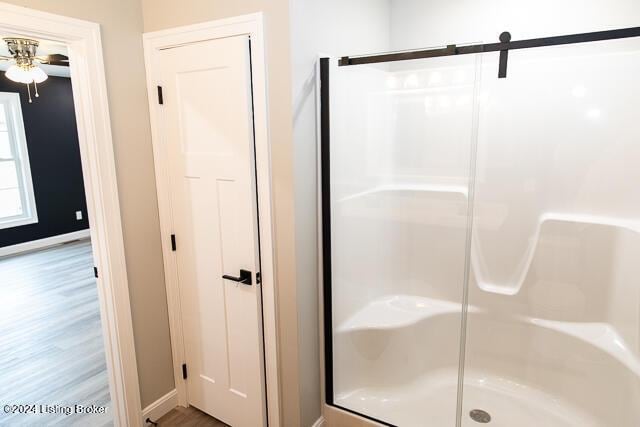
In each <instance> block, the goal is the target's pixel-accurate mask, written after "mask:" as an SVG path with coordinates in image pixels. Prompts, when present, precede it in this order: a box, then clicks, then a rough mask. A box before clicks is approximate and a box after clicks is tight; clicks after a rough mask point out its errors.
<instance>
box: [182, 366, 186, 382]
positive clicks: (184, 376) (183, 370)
mask: <svg viewBox="0 0 640 427" xmlns="http://www.w3.org/2000/svg"><path fill="white" fill-rule="evenodd" d="M182 379H184V380H186V379H187V364H186V363H183V364H182Z"/></svg>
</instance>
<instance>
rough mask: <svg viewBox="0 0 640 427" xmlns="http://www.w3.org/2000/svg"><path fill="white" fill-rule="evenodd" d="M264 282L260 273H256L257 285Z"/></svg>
mask: <svg viewBox="0 0 640 427" xmlns="http://www.w3.org/2000/svg"><path fill="white" fill-rule="evenodd" d="M261 282H262V277H261V276H260V272H259V271H258V272H257V273H256V284H257V285H259V284H260V283H261Z"/></svg>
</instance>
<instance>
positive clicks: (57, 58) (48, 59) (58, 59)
mask: <svg viewBox="0 0 640 427" xmlns="http://www.w3.org/2000/svg"><path fill="white" fill-rule="evenodd" d="M34 59H36V60H38V61H40V62H41V63H42V64H48V65H59V66H62V67H68V66H69V57H68V56H65V55H61V54H59V53H54V54H53V55H47V56H36V57H35V58H34Z"/></svg>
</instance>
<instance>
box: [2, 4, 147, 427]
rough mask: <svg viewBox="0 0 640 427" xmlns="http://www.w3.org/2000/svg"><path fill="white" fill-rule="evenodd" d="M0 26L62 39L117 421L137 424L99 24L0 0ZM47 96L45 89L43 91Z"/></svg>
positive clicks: (130, 326) (136, 386) (138, 416)
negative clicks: (67, 57)
mask: <svg viewBox="0 0 640 427" xmlns="http://www.w3.org/2000/svg"><path fill="white" fill-rule="evenodd" d="M0 33H4V34H19V35H22V36H24V37H32V38H35V39H47V40H52V41H57V42H61V43H64V44H66V45H67V46H68V49H69V59H70V61H69V66H70V73H71V85H72V89H73V103H74V109H75V115H76V121H77V128H78V137H79V138H78V141H79V145H80V159H81V163H82V175H83V178H84V187H85V188H84V190H85V194H86V198H87V215H88V218H89V222H90V223H91V228H90V234H91V246H92V251H93V258H94V263H95V265H96V267H97V269H98V272H99V277H98V278H97V279H96V281H97V288H98V299H99V303H100V318H101V323H102V334H103V338H104V345H105V356H106V362H107V372H108V377H109V392H110V395H111V401H112V414H113V420H114V423H115V425H116V426H140V425H141V422H142V419H141V416H142V412H141V406H140V387H139V383H138V368H137V364H136V363H137V362H136V354H135V347H134V337H133V323H132V319H131V304H130V299H129V286H128V281H127V267H126V262H125V252H124V240H123V235H122V223H121V219H120V202H119V198H118V185H117V180H116V168H115V158H114V149H113V140H112V135H111V119H110V116H109V103H108V99H107V83H106V76H105V69H104V60H103V56H102V41H101V36H100V25H99V24H97V23H93V22H89V21H84V20H80V19H75V18H69V17H66V16H62V15H55V14H51V13H46V12H41V11H38V10H33V9H28V8H24V7H20V6H15V5H12V4H7V3H1V2H0ZM45 96H46V95H45Z"/></svg>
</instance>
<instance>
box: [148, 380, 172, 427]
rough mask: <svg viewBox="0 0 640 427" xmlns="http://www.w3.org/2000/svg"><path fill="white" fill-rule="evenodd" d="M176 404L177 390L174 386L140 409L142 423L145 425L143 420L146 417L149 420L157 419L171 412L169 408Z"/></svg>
mask: <svg viewBox="0 0 640 427" xmlns="http://www.w3.org/2000/svg"><path fill="white" fill-rule="evenodd" d="M176 406H178V392H177V391H176V389H175V388H174V389H173V390H171V391H170V392H169V393H167V394H165V395H164V396H162V397H161V398H160V399H158V400H156V401H155V402H153V403H152V404H151V405H149V406H147V407H146V408H144V409H143V410H142V425H143V426H146V425H147V424H146V422H145V420H146V419H147V418H149V419H150V420H151V421H158V419H160V418H162V416H163V415H165V414H167V413H169V412H171V410H172V409H173V408H175V407H176Z"/></svg>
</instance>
